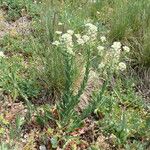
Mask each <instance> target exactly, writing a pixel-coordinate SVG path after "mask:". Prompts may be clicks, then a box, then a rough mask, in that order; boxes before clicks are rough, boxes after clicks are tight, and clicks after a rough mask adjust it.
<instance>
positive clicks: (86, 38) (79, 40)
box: [75, 34, 90, 45]
mask: <svg viewBox="0 0 150 150" xmlns="http://www.w3.org/2000/svg"><path fill="white" fill-rule="evenodd" d="M75 37H76V38H77V43H78V44H79V45H84V44H86V43H87V42H88V41H89V40H90V37H89V36H87V35H83V36H81V35H80V34H75Z"/></svg>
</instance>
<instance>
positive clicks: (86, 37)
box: [82, 35, 90, 43]
mask: <svg viewBox="0 0 150 150" xmlns="http://www.w3.org/2000/svg"><path fill="white" fill-rule="evenodd" d="M82 39H83V41H84V42H85V43H86V42H88V41H89V39H90V37H89V36H87V35H83V36H82Z"/></svg>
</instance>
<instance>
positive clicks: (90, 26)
mask: <svg viewBox="0 0 150 150" xmlns="http://www.w3.org/2000/svg"><path fill="white" fill-rule="evenodd" d="M85 26H86V27H89V29H90V30H91V31H96V32H97V31H98V29H97V26H95V25H93V24H92V23H87V24H85Z"/></svg>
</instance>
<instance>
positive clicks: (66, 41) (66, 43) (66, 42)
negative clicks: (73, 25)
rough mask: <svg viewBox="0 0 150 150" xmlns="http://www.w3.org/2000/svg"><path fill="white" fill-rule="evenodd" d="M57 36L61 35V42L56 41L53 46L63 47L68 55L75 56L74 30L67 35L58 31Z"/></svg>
mask: <svg viewBox="0 0 150 150" xmlns="http://www.w3.org/2000/svg"><path fill="white" fill-rule="evenodd" d="M55 33H56V34H58V35H60V37H59V41H57V40H56V41H54V42H53V43H52V44H53V45H55V46H59V45H61V46H63V47H64V48H65V49H66V51H67V53H69V54H71V55H74V52H73V40H72V35H73V34H74V31H73V30H68V31H67V33H64V34H62V32H61V31H56V32H55Z"/></svg>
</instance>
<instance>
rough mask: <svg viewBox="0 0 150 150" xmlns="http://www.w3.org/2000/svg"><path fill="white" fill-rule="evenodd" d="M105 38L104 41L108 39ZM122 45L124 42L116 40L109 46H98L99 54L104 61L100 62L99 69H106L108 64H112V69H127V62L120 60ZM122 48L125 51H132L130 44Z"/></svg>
mask: <svg viewBox="0 0 150 150" xmlns="http://www.w3.org/2000/svg"><path fill="white" fill-rule="evenodd" d="M103 39H104V40H103V42H104V41H106V39H105V38H103ZM101 41H102V40H101ZM121 47H122V44H121V43H120V42H114V43H113V44H112V45H111V47H109V48H105V47H104V46H98V47H97V49H98V54H99V55H100V56H101V58H102V61H101V63H100V64H99V69H104V68H107V66H109V67H110V65H111V69H113V70H120V71H124V70H125V69H126V64H125V63H124V62H120V58H121V54H122V51H121ZM122 48H123V50H124V51H125V52H129V51H130V48H129V47H128V46H123V47H122Z"/></svg>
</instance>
